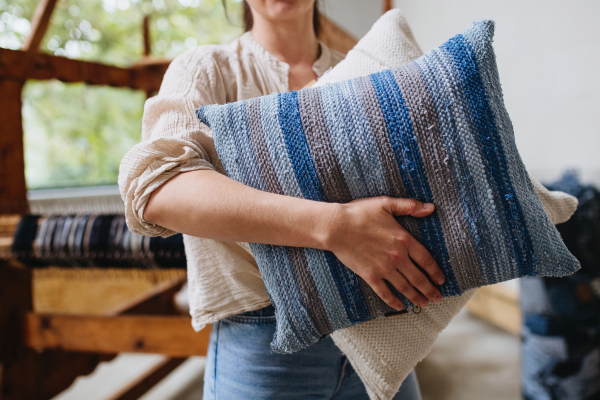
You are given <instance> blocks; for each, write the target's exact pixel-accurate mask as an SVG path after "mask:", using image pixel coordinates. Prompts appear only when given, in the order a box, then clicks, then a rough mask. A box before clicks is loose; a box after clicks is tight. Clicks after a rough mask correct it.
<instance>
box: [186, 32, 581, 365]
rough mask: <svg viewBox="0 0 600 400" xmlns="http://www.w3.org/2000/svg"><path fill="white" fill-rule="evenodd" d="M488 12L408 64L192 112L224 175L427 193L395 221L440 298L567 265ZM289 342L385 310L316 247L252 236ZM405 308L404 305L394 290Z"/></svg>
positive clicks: (297, 344)
mask: <svg viewBox="0 0 600 400" xmlns="http://www.w3.org/2000/svg"><path fill="white" fill-rule="evenodd" d="M493 30H494V25H493V22H492V21H481V22H476V23H474V24H472V25H471V26H470V27H469V28H468V29H467V30H465V31H464V32H463V33H462V34H459V35H457V36H455V37H454V38H452V39H450V40H449V41H448V42H446V43H445V44H444V45H442V46H440V47H439V48H437V49H434V50H432V51H431V52H429V53H427V54H426V55H424V56H422V57H420V58H419V59H417V60H416V61H415V62H413V63H410V64H407V65H404V66H401V67H398V68H394V69H391V70H385V71H382V72H378V73H375V74H372V75H370V76H366V77H360V78H355V79H350V80H346V81H342V82H338V83H334V84H330V85H325V86H321V87H317V88H310V89H304V90H301V91H298V92H288V93H278V94H274V95H270V96H263V97H260V98H256V99H251V100H246V101H240V102H237V103H231V104H227V105H223V106H219V105H213V106H205V107H202V108H200V109H198V110H197V115H198V117H199V118H200V120H201V121H202V122H203V123H205V124H207V125H208V126H210V127H211V129H212V130H213V134H214V138H215V144H216V148H217V152H218V153H219V157H220V159H221V161H222V163H223V165H224V167H225V170H226V171H227V174H228V175H229V176H230V177H231V178H233V179H235V180H237V181H240V182H242V183H244V184H247V185H249V186H252V187H255V188H257V189H260V190H265V191H270V192H274V193H280V194H285V195H290V196H296V197H304V198H308V199H312V200H317V201H331V202H348V201H351V200H353V199H357V198H363V197H371V196H380V195H391V196H394V197H410V198H416V199H418V200H421V201H426V202H433V203H435V204H436V206H437V208H436V211H435V212H434V213H433V214H432V215H431V216H429V217H426V218H421V219H414V218H410V217H408V218H407V217H403V218H399V222H400V223H401V224H402V225H403V226H404V227H405V228H406V229H407V230H408V231H409V232H410V233H411V234H412V235H413V236H415V238H417V239H418V240H419V241H420V242H421V243H423V245H424V246H425V247H427V248H428V250H429V251H430V253H431V254H432V255H433V256H434V258H435V259H436V261H437V262H438V264H439V265H440V267H441V268H442V269H443V271H444V273H445V276H446V283H445V284H444V285H442V286H441V287H440V291H441V292H442V295H443V296H444V297H448V296H457V295H460V294H462V293H464V292H465V291H467V290H469V289H471V288H475V287H479V286H482V285H489V284H493V283H497V282H501V281H506V280H509V279H514V278H517V277H520V276H535V275H542V276H564V275H568V274H571V273H573V272H574V271H576V270H577V269H578V268H579V263H578V261H577V260H576V259H575V258H574V257H573V256H572V255H571V254H570V253H569V252H568V250H567V249H566V247H565V246H564V244H563V243H562V241H561V239H560V235H559V234H558V232H557V231H556V229H555V228H554V226H553V225H552V222H551V221H550V219H549V218H548V216H547V215H546V213H545V212H544V209H543V206H542V203H541V201H540V199H539V198H538V196H537V195H536V194H535V192H534V188H533V185H532V184H531V181H530V180H529V177H528V175H527V172H526V170H525V167H524V165H523V163H522V161H521V159H520V156H519V154H518V152H517V149H516V145H515V143H514V136H513V132H512V125H511V122H510V120H509V118H508V114H507V112H506V109H505V108H504V105H503V101H502V92H501V89H500V83H499V78H498V72H497V68H496V63H495V56H494V52H493V48H492V37H493ZM251 246H252V251H253V253H254V255H255V257H256V259H257V262H258V265H259V268H260V270H261V275H262V277H263V279H264V281H265V285H266V288H267V291H268V293H269V296H270V297H271V299H272V301H273V304H274V305H275V308H276V310H277V325H278V326H277V332H276V335H275V337H274V339H273V343H272V349H273V350H274V351H277V352H283V353H289V352H294V351H298V350H300V349H302V348H305V347H307V346H309V345H311V344H313V343H315V342H317V341H318V340H319V339H321V338H322V337H324V336H325V335H327V334H330V333H332V332H334V331H336V330H338V329H342V328H347V327H349V326H352V325H355V324H357V323H361V322H366V321H369V320H372V319H375V318H378V317H382V316H384V315H385V314H387V313H389V312H391V311H393V310H392V309H391V308H389V307H388V306H387V305H386V304H385V303H383V301H382V300H381V299H379V297H378V296H376V295H375V293H374V292H373V291H372V290H371V289H370V287H369V286H368V285H367V284H366V283H365V282H364V281H363V280H362V279H360V278H359V277H358V276H356V275H355V274H354V273H353V272H352V271H350V270H349V269H348V268H346V267H345V266H344V265H343V264H341V263H340V262H339V260H337V258H336V257H335V256H334V255H333V254H332V253H330V252H327V251H319V250H315V249H300V248H291V247H281V246H272V245H264V244H252V245H251ZM398 295H399V297H400V298H401V299H403V302H404V303H405V307H407V308H410V307H412V304H411V303H410V302H409V301H408V300H407V299H405V298H404V297H403V296H402V295H400V294H398Z"/></svg>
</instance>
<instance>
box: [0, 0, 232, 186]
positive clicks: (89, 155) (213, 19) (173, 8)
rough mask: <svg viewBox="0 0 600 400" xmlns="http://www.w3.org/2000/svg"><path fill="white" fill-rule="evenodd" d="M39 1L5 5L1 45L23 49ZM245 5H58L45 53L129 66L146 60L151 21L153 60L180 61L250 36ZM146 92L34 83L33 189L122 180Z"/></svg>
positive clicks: (171, 0)
mask: <svg viewBox="0 0 600 400" xmlns="http://www.w3.org/2000/svg"><path fill="white" fill-rule="evenodd" d="M37 3H38V1H37V0H8V2H7V1H6V0H0V47H4V48H10V49H15V50H17V49H19V48H20V47H21V45H22V43H23V40H24V39H25V37H26V36H27V34H28V33H29V31H30V22H29V21H30V20H31V17H32V15H33V12H34V11H35V8H36V6H37ZM238 3H239V2H238V1H235V0H232V1H230V3H229V5H230V6H229V8H228V11H229V19H230V20H231V22H229V21H228V20H227V19H226V17H225V13H224V10H223V7H222V5H221V0H73V1H71V0H58V2H57V5H56V9H55V10H54V13H53V15H52V19H51V21H50V26H49V27H48V30H47V32H46V35H45V37H44V39H43V40H42V43H41V44H40V51H42V52H45V53H50V54H54V55H57V56H65V57H69V58H74V59H81V60H89V61H97V62H102V63H106V64H111V65H117V66H121V67H126V66H129V65H131V64H133V63H135V62H137V61H139V60H140V59H141V57H142V53H143V39H142V21H143V18H144V15H149V16H150V21H151V23H150V34H151V40H152V55H153V56H157V57H167V58H173V57H175V56H177V55H178V54H181V53H183V52H185V51H186V50H188V49H190V48H193V47H195V46H197V45H201V44H209V43H224V42H228V41H231V40H233V39H234V38H236V37H237V36H239V35H240V34H241V32H242V30H241V27H240V26H241V22H240V7H239V4H238ZM144 101H145V94H144V93H143V92H141V91H135V90H129V89H116V88H109V87H97V86H87V85H83V84H64V83H61V82H58V81H43V82H42V81H29V82H28V83H27V84H26V86H25V89H24V91H23V104H24V105H23V120H24V121H23V122H24V131H25V162H26V177H27V185H28V187H29V188H30V189H38V188H48V187H73V186H89V185H102V184H115V183H116V182H117V176H118V169H119V163H120V160H121V158H122V157H123V155H124V154H125V153H126V152H127V150H129V149H130V148H131V147H132V146H133V145H134V144H135V143H137V142H138V141H139V140H140V138H141V120H142V112H143V104H144Z"/></svg>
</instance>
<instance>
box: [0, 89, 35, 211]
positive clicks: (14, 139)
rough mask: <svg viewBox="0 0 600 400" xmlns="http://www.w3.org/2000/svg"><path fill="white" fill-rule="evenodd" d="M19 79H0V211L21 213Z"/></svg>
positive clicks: (22, 166) (22, 163)
mask: <svg viewBox="0 0 600 400" xmlns="http://www.w3.org/2000/svg"><path fill="white" fill-rule="evenodd" d="M22 90H23V81H22V80H0V104H1V105H2V106H0V214H25V213H26V212H27V209H28V206H27V188H26V186H25V159H24V154H23V121H22V117H21V109H22V103H21V91H22Z"/></svg>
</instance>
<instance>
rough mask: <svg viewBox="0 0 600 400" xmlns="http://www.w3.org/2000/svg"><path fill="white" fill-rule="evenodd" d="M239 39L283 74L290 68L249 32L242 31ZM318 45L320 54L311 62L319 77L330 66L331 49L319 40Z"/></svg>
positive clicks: (286, 73)
mask: <svg viewBox="0 0 600 400" xmlns="http://www.w3.org/2000/svg"><path fill="white" fill-rule="evenodd" d="M240 41H242V43H244V44H245V45H247V46H248V47H249V48H250V50H251V51H252V53H255V54H256V55H259V56H260V57H261V58H262V59H263V60H265V61H267V62H268V63H269V64H271V65H272V67H273V68H274V69H276V70H278V71H279V72H280V73H282V74H284V75H285V76H287V75H288V72H289V69H290V66H289V64H288V63H286V62H284V61H280V60H279V59H278V58H277V57H275V56H274V55H273V54H271V53H269V52H268V51H267V49H265V48H264V47H263V46H262V45H261V44H260V43H258V42H257V41H256V39H254V36H252V34H251V33H250V32H246V33H244V34H243V35H242V36H241V37H240ZM319 46H320V49H321V54H320V55H319V58H318V59H317V60H316V61H315V62H314V63H313V71H315V74H317V77H318V78H320V77H321V75H323V74H324V73H325V72H326V71H327V70H329V68H331V67H332V65H331V63H332V55H331V49H330V48H329V47H327V46H326V45H325V44H324V43H323V42H321V41H320V40H319Z"/></svg>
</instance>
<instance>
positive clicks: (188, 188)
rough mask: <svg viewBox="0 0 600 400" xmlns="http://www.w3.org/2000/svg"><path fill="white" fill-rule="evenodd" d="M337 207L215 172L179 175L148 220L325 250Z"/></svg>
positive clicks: (214, 235) (219, 236) (211, 234)
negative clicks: (262, 189)
mask: <svg viewBox="0 0 600 400" xmlns="http://www.w3.org/2000/svg"><path fill="white" fill-rule="evenodd" d="M338 207H339V205H337V204H331V203H322V202H316V201H311V200H306V199H299V198H294V197H289V196H282V195H277V194H273V193H267V192H263V191H260V190H257V189H254V188H251V187H248V186H246V185H243V184H241V183H239V182H236V181H234V180H232V179H230V178H228V177H226V176H224V175H222V174H220V173H218V172H216V171H212V170H199V171H192V172H186V173H182V174H179V175H177V176H176V177H174V178H173V179H171V180H169V181H167V182H166V183H165V184H164V185H162V186H161V187H160V188H159V189H158V190H156V191H155V192H154V193H153V194H152V195H151V197H150V200H149V201H148V203H147V204H146V208H145V210H144V218H145V219H146V220H148V221H150V222H153V223H155V224H158V225H160V226H163V227H165V228H168V229H171V230H174V231H176V232H182V233H185V234H188V235H192V236H198V237H203V238H208V239H215V240H223V241H232V242H254V243H268V244H275V245H284V246H296V247H313V248H319V249H323V248H324V247H325V244H324V243H325V241H326V237H325V235H326V232H327V224H328V222H329V221H330V219H331V217H332V214H335V212H336V209H337V208H338Z"/></svg>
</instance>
